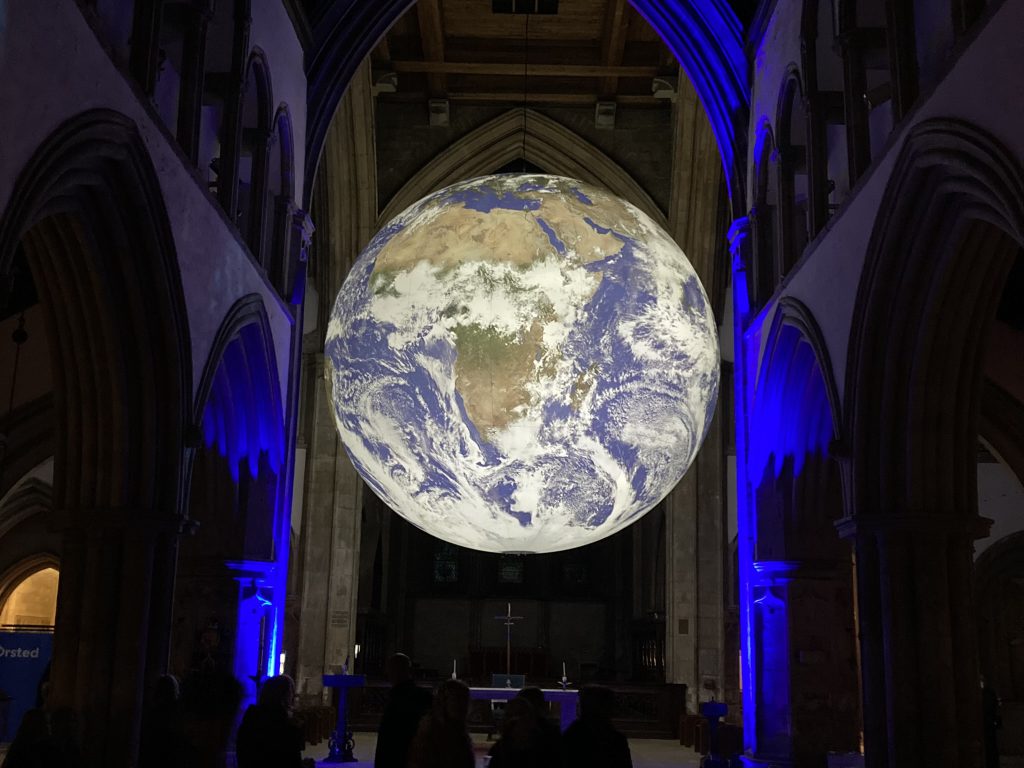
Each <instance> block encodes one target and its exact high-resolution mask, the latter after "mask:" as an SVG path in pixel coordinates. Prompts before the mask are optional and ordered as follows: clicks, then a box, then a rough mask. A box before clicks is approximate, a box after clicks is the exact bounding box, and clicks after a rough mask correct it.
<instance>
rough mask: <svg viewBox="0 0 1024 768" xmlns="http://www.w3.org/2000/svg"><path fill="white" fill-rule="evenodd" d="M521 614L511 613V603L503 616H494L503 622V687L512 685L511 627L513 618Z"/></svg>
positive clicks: (517, 617)
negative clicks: (514, 614)
mask: <svg viewBox="0 0 1024 768" xmlns="http://www.w3.org/2000/svg"><path fill="white" fill-rule="evenodd" d="M521 618H523V617H522V616H513V615H512V603H509V604H508V612H507V613H506V614H505V615H504V616H495V617H494V619H495V620H496V621H503V622H505V687H506V688H511V687H512V627H513V626H515V621H513V619H521Z"/></svg>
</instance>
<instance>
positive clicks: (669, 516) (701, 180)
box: [665, 72, 731, 711]
mask: <svg viewBox="0 0 1024 768" xmlns="http://www.w3.org/2000/svg"><path fill="white" fill-rule="evenodd" d="M673 122H674V130H673V148H672V194H671V200H670V204H669V216H668V218H669V230H670V232H671V234H672V236H673V238H675V240H676V242H677V243H679V245H680V246H681V247H682V249H683V251H684V252H685V253H686V255H687V257H688V258H689V259H690V262H691V263H692V264H693V266H694V269H695V270H696V271H697V275H698V276H699V277H700V280H701V282H702V283H703V284H704V288H705V290H706V291H707V293H708V296H709V298H710V299H711V303H712V307H713V308H714V310H715V311H716V312H717V313H719V314H720V313H721V311H722V307H721V306H717V305H716V297H717V296H718V293H719V292H718V291H717V289H716V286H717V285H718V281H719V279H720V277H719V275H717V274H716V271H715V265H716V263H717V261H719V259H718V258H717V256H718V254H717V247H718V243H719V235H720V234H721V233H720V232H719V231H718V225H719V217H718V209H719V205H720V202H721V158H720V156H719V154H718V148H717V145H716V144H715V140H714V135H713V133H712V131H711V126H710V124H709V123H708V120H707V116H706V115H705V114H704V112H703V109H702V108H701V105H700V100H699V99H698V97H697V94H696V92H695V91H694V89H693V86H692V84H691V83H690V81H689V79H688V78H687V77H686V75H685V73H683V72H680V76H679V93H678V95H677V99H676V103H675V106H674V109H673ZM717 304H720V302H717ZM718 319H719V320H720V319H721V318H720V317H719V318H718ZM724 343H731V340H725V342H724ZM729 396H731V393H720V395H719V402H721V401H722V399H723V398H725V397H729ZM720 413H721V408H718V409H717V410H716V414H720ZM723 435H724V433H723V425H722V424H721V416H720V415H716V416H715V418H714V420H713V422H712V424H711V425H710V428H709V430H708V434H707V437H706V438H705V441H704V444H703V446H702V447H701V449H700V452H699V453H698V455H697V458H696V460H695V461H694V464H693V466H691V467H690V470H689V471H688V472H687V474H686V476H685V477H684V478H683V480H682V481H681V482H680V483H679V485H678V486H676V488H675V490H673V491H672V493H671V494H669V496H668V498H667V499H666V500H665V547H666V553H665V564H666V573H665V579H666V582H665V610H666V617H665V633H666V637H665V682H668V683H684V684H686V685H687V686H688V689H687V699H688V702H687V703H688V706H689V708H690V709H691V711H692V710H694V709H695V707H696V704H697V702H698V701H701V700H707V699H710V698H712V697H715V698H717V699H722V698H724V690H723V677H722V670H723V665H724V663H725V660H724V657H723V653H724V650H725V623H724V600H725V593H724V589H725V560H726V541H725V536H726V532H725V531H726V527H725V523H726V520H725V514H726V504H725V498H724V489H725V457H724V449H725V446H724V442H723Z"/></svg>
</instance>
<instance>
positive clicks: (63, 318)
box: [0, 109, 191, 766]
mask: <svg viewBox="0 0 1024 768" xmlns="http://www.w3.org/2000/svg"><path fill="white" fill-rule="evenodd" d="M19 244H20V245H21V247H23V248H24V249H25V251H26V254H27V261H28V264H29V267H30V269H31V272H32V277H33V280H34V282H35V284H36V286H37V288H38V289H39V294H40V297H41V301H42V305H43V307H44V309H45V312H46V316H47V321H48V323H49V327H50V329H51V333H50V336H51V338H52V340H53V342H52V346H51V357H52V360H53V363H52V366H53V370H54V371H55V374H56V375H55V381H54V412H55V416H56V427H57V429H56V433H55V439H54V446H53V447H54V464H55V469H54V507H55V508H56V509H58V510H60V512H59V513H58V514H56V515H55V519H54V525H55V527H56V528H57V529H59V530H60V531H62V535H63V544H62V555H61V559H62V571H63V573H64V574H65V575H66V578H64V579H63V580H62V582H61V587H60V592H59V597H58V611H57V620H56V630H55V644H54V660H53V668H52V675H51V682H52V695H51V699H50V702H49V704H50V706H52V707H54V708H69V709H72V710H75V711H76V713H77V715H78V722H79V723H80V731H81V733H80V735H81V738H82V741H83V743H86V744H88V745H89V747H90V750H89V754H88V756H87V758H86V762H85V763H83V765H87V766H93V765H97V766H98V765H104V766H106V765H128V764H130V763H131V762H132V761H133V759H134V754H135V750H136V745H137V739H138V728H139V706H138V702H139V701H141V700H142V698H143V694H144V691H145V689H146V686H147V683H148V681H149V680H151V679H152V678H153V677H155V676H156V675H157V674H158V673H159V672H160V671H162V669H163V665H164V663H165V659H166V653H167V651H166V648H167V646H166V643H167V634H168V633H167V616H166V612H167V609H168V608H169V605H170V602H169V600H170V589H171V585H172V583H173V569H174V546H175V538H176V529H177V524H178V519H179V518H178V515H179V513H180V506H181V500H182V451H183V440H184V432H185V425H186V424H187V400H188V392H189V389H190V382H191V357H190V354H189V350H188V325H187V321H186V319H185V309H184V299H183V296H182V288H181V281H180V274H179V272H178V267H177V262H176V257H175V253H174V246H173V239H172V235H171V230H170V225H169V222H168V220H167V214H166V210H165V208H164V205H163V199H162V196H161V194H160V191H159V184H158V180H157V177H156V171H155V169H154V168H153V165H152V162H151V160H150V157H149V155H148V151H147V149H146V147H145V144H144V142H143V139H142V138H141V136H140V135H139V131H138V129H137V127H136V125H135V124H134V123H133V122H132V121H131V120H130V119H128V118H126V117H125V116H123V115H121V114H120V113H117V112H113V111H110V110H103V109H96V110H91V111H87V112H84V113H81V114H79V115H78V116H76V117H73V118H71V119H70V120H68V121H67V122H65V123H64V124H63V125H61V126H60V127H59V128H58V129H57V130H56V131H55V132H54V133H53V134H51V135H50V136H49V137H48V138H46V139H45V140H44V141H43V142H42V143H41V145H40V146H39V148H38V149H37V150H36V152H35V154H34V155H33V157H32V159H31V160H29V162H28V163H27V164H26V166H25V167H24V168H23V170H22V172H21V174H20V175H19V177H18V180H17V182H16V184H15V187H14V190H13V192H12V195H11V198H10V203H9V204H8V207H7V210H6V211H5V212H4V217H3V219H2V220H0V274H4V273H5V272H6V271H7V270H8V269H9V268H10V265H11V264H12V260H13V256H14V252H15V250H16V248H17V247H18V246H19ZM83 638H88V639H89V641H88V642H81V641H80V640H81V639H83Z"/></svg>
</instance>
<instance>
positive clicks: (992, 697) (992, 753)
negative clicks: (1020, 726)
mask: <svg viewBox="0 0 1024 768" xmlns="http://www.w3.org/2000/svg"><path fill="white" fill-rule="evenodd" d="M981 712H982V716H983V718H984V738H985V768H999V740H998V738H997V734H996V731H997V730H998V729H1000V728H1002V727H1003V718H1002V714H1001V713H1000V704H999V696H997V695H996V692H995V689H994V688H992V686H991V685H989V684H988V683H987V682H986V681H985V678H981Z"/></svg>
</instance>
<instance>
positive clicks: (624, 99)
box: [389, 91, 666, 107]
mask: <svg viewBox="0 0 1024 768" xmlns="http://www.w3.org/2000/svg"><path fill="white" fill-rule="evenodd" d="M405 95H408V94H405ZM389 98H394V96H391V97H389ZM448 98H449V99H451V100H452V101H478V102H488V103H493V102H504V103H506V104H509V105H510V106H522V104H523V97H522V94H517V93H513V92H510V91H449V92H448ZM600 100H601V97H599V96H598V95H597V94H596V93H589V94H588V93H530V94H528V95H527V97H526V102H527V104H549V105H550V104H560V105H564V106H574V107H575V106H589V105H591V104H596V103H597V102H598V101H600ZM616 101H618V103H619V104H623V105H629V106H637V107H663V106H665V103H666V101H665V99H656V98H654V97H653V96H641V95H635V94H623V95H620V96H618V97H617V98H616Z"/></svg>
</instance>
